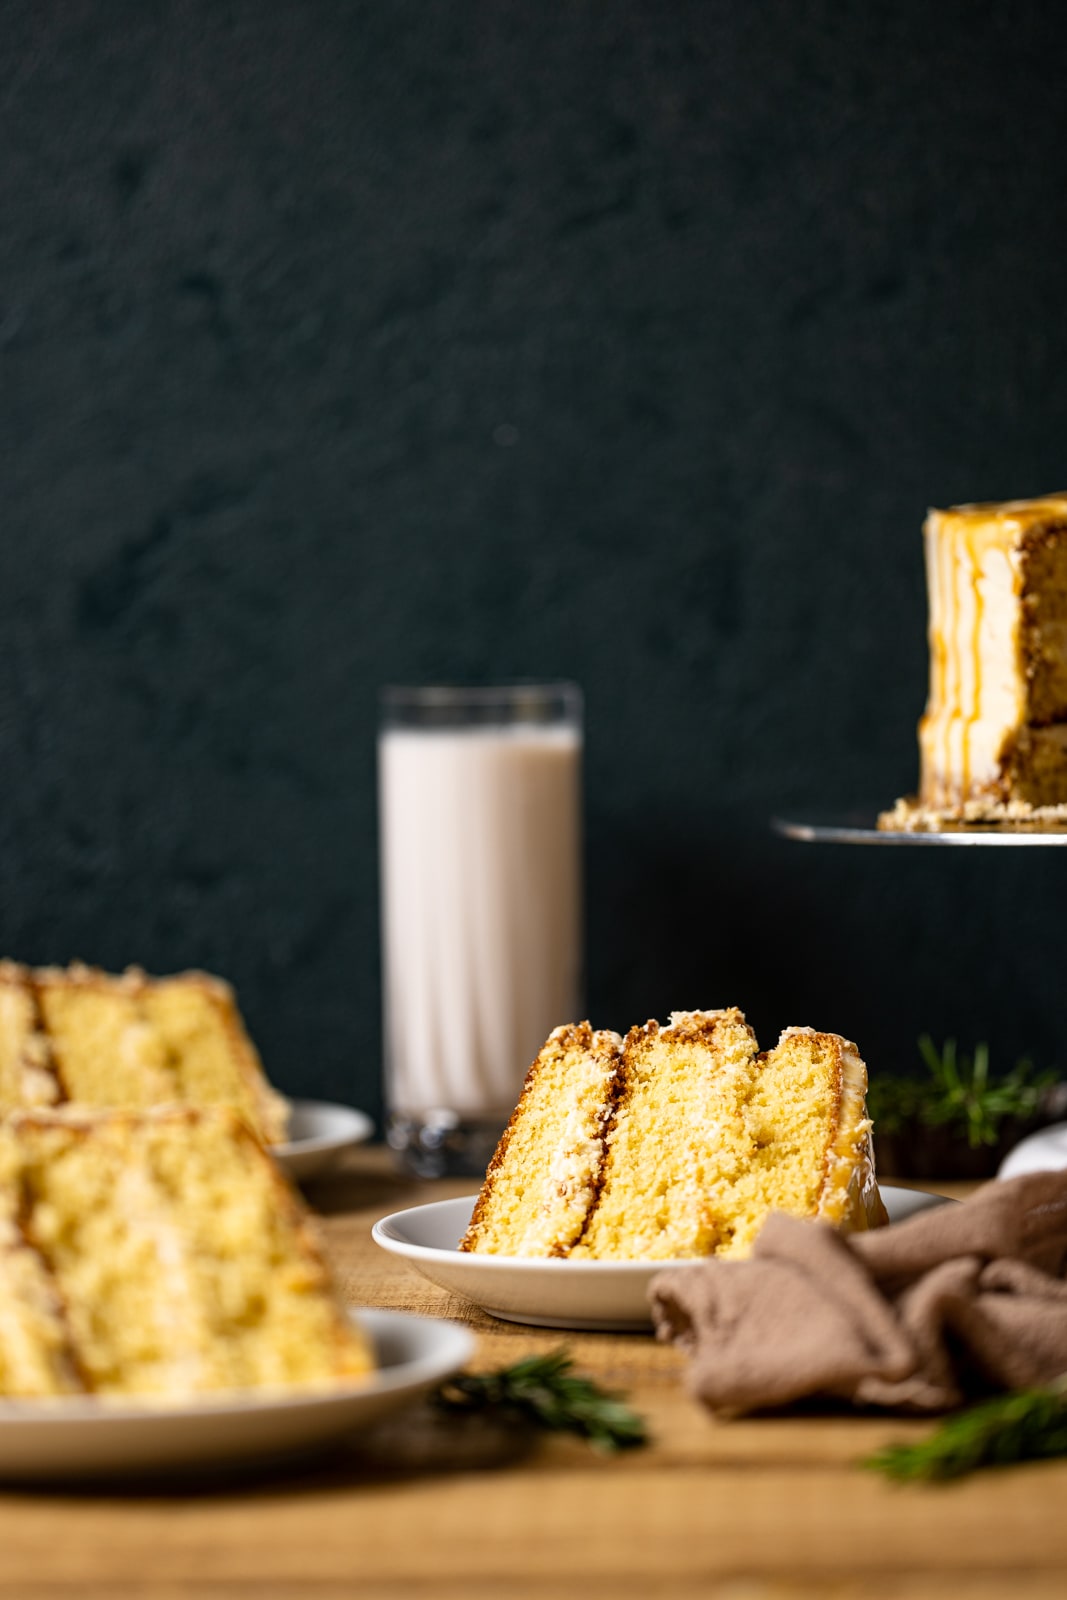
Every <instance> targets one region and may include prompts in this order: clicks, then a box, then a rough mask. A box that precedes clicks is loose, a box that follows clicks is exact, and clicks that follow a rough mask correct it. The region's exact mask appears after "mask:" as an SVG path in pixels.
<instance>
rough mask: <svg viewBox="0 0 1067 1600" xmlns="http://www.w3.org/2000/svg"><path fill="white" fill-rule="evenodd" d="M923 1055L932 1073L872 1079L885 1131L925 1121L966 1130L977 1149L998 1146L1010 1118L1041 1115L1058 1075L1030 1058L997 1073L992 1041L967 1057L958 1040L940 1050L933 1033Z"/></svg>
mask: <svg viewBox="0 0 1067 1600" xmlns="http://www.w3.org/2000/svg"><path fill="white" fill-rule="evenodd" d="M919 1054H920V1055H921V1056H922V1059H923V1061H924V1063H925V1065H926V1068H927V1071H928V1073H929V1076H928V1077H926V1078H898V1077H874V1078H872V1080H871V1084H870V1089H869V1092H868V1096H867V1104H868V1106H869V1108H870V1113H871V1117H872V1119H873V1121H874V1125H875V1127H876V1128H877V1130H878V1132H879V1133H890V1134H891V1133H900V1132H901V1131H902V1130H903V1129H904V1128H906V1127H908V1126H909V1124H914V1123H919V1124H921V1125H922V1126H924V1127H927V1128H941V1127H952V1128H957V1129H959V1130H960V1131H961V1132H965V1133H966V1135H967V1143H968V1144H969V1145H970V1147H971V1149H972V1150H977V1149H979V1148H980V1147H981V1146H982V1145H995V1144H996V1142H997V1140H998V1139H999V1137H1000V1133H1001V1128H1002V1125H1003V1123H1004V1122H1005V1121H1007V1120H1009V1119H1012V1120H1015V1121H1019V1122H1026V1121H1028V1120H1029V1119H1030V1118H1031V1117H1034V1116H1036V1115H1037V1113H1038V1111H1040V1109H1041V1103H1042V1100H1043V1098H1044V1097H1045V1095H1046V1094H1047V1092H1048V1091H1049V1089H1051V1088H1052V1086H1053V1085H1054V1084H1055V1083H1056V1082H1057V1079H1058V1074H1056V1073H1055V1072H1041V1073H1038V1072H1035V1070H1034V1065H1033V1062H1032V1061H1029V1060H1027V1059H1026V1058H1024V1059H1023V1060H1021V1061H1017V1062H1016V1063H1015V1066H1014V1067H1012V1069H1011V1071H1010V1072H1008V1073H1004V1074H1001V1075H1000V1076H997V1077H993V1076H991V1075H990V1071H989V1046H988V1045H986V1044H979V1045H976V1046H975V1049H974V1054H973V1055H963V1054H961V1053H959V1052H958V1051H957V1048H956V1041H955V1039H948V1040H946V1041H945V1044H944V1045H943V1047H942V1048H941V1049H940V1050H938V1048H937V1046H936V1045H935V1044H934V1041H933V1040H932V1039H931V1037H930V1035H929V1034H928V1033H924V1034H923V1036H922V1038H921V1039H920V1040H919Z"/></svg>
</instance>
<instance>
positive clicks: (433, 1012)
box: [378, 683, 582, 1176]
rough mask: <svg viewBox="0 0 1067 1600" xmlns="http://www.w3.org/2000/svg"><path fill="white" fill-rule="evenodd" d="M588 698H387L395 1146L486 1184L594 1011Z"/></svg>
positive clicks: (530, 689)
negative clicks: (540, 1083) (532, 1080)
mask: <svg viewBox="0 0 1067 1600" xmlns="http://www.w3.org/2000/svg"><path fill="white" fill-rule="evenodd" d="M581 757H582V699H581V692H580V691H579V689H578V688H577V687H576V686H575V685H573V684H566V683H563V684H549V685H544V686H525V685H524V686H519V687H512V688H499V689H445V688H439V689H429V688H427V689H386V690H384V691H383V692H382V701H381V725H380V733H379V739H378V800H379V830H380V848H381V916H382V977H383V1012H384V1036H385V1102H386V1111H387V1113H388V1137H389V1143H390V1144H391V1145H392V1147H393V1149H394V1150H395V1151H397V1153H398V1155H399V1157H400V1159H401V1161H402V1163H403V1164H404V1165H406V1166H408V1167H409V1168H411V1169H412V1170H414V1171H416V1172H419V1173H421V1174H423V1175H426V1176H437V1175H440V1174H442V1173H450V1172H452V1173H480V1172H482V1171H484V1169H485V1166H486V1163H487V1161H488V1159H489V1157H490V1156H491V1154H492V1151H493V1148H494V1145H495V1143H496V1140H497V1138H498V1137H499V1135H500V1131H501V1129H502V1128H503V1126H504V1124H505V1122H506V1121H507V1119H508V1117H509V1116H510V1115H511V1112H512V1110H513V1108H514V1105H515V1102H516V1100H517V1099H518V1096H519V1090H520V1088H521V1085H522V1080H523V1076H524V1074H525V1071H526V1068H527V1067H528V1066H529V1064H530V1062H531V1061H532V1060H533V1058H534V1056H535V1055H536V1054H537V1051H538V1050H539V1049H540V1047H541V1045H542V1044H543V1042H544V1040H545V1038H546V1037H547V1035H548V1033H549V1032H550V1030H551V1029H552V1028H554V1027H556V1026H557V1025H558V1024H559V1023H562V1022H573V1021H576V1020H577V1019H578V1014H579V1008H580V1003H581V975H582V973H581V969H582V960H581V946H582V892H581Z"/></svg>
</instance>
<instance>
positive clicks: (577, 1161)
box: [460, 1022, 622, 1256]
mask: <svg viewBox="0 0 1067 1600" xmlns="http://www.w3.org/2000/svg"><path fill="white" fill-rule="evenodd" d="M621 1047H622V1040H621V1039H620V1038H619V1036H618V1034H617V1033H609V1032H602V1033H594V1032H593V1030H592V1029H591V1028H590V1026H589V1024H588V1022H581V1023H578V1024H576V1025H574V1026H570V1027H562V1028H557V1029H556V1031H555V1032H554V1033H553V1034H552V1035H551V1036H550V1037H549V1039H548V1040H547V1042H546V1044H545V1046H544V1048H543V1049H542V1051H541V1052H540V1054H539V1055H538V1057H537V1059H536V1061H535V1062H534V1063H533V1065H532V1066H531V1068H530V1070H529V1072H528V1073H527V1075H526V1082H525V1084H524V1086H523V1091H522V1095H521V1098H520V1100H519V1104H518V1106H517V1107H516V1110H515V1114H514V1116H513V1117H512V1119H511V1121H510V1123H509V1124H508V1127H507V1129H506V1131H505V1133H504V1135H503V1138H502V1139H501V1141H500V1144H499V1146H498V1148H497V1151H496V1154H495V1155H494V1157H493V1161H492V1163H491V1165H490V1167H489V1169H488V1171H487V1173H486V1182H485V1185H484V1187H483V1190H482V1194H481V1196H480V1198H479V1201H478V1205H477V1207H476V1208H475V1211H474V1214H473V1216H472V1218H471V1223H470V1227H469V1229H468V1230H467V1233H466V1235H465V1237H464V1239H463V1241H462V1243H461V1244H460V1249H461V1250H476V1251H481V1252H483V1253H485V1254H488V1255H496V1254H502V1255H531V1256H554V1255H565V1254H566V1253H567V1252H568V1251H569V1249H570V1248H571V1246H572V1245H573V1244H574V1242H575V1241H576V1240H577V1238H578V1236H579V1235H580V1233H581V1231H582V1229H583V1227H584V1226H585V1221H586V1218H587V1216H588V1214H589V1209H590V1207H591V1205H592V1203H593V1200H594V1198H595V1196H596V1192H597V1189H598V1186H599V1182H600V1172H601V1167H602V1165H603V1161H604V1150H605V1145H604V1136H605V1133H606V1131H607V1125H608V1123H609V1121H610V1118H611V1112H612V1108H613V1105H614V1099H615V1094H616V1090H617V1086H618V1081H619V1064H620V1056H621Z"/></svg>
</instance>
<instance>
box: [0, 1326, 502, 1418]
mask: <svg viewBox="0 0 1067 1600" xmlns="http://www.w3.org/2000/svg"><path fill="white" fill-rule="evenodd" d="M345 1315H346V1316H347V1317H348V1319H349V1321H350V1322H352V1323H354V1324H355V1325H356V1326H357V1327H360V1328H362V1329H363V1330H364V1332H366V1333H367V1334H368V1335H369V1337H370V1339H371V1342H372V1343H373V1344H374V1346H375V1349H376V1351H377V1349H378V1348H379V1346H380V1343H381V1341H382V1339H383V1338H384V1337H387V1336H388V1334H389V1333H390V1332H397V1331H402V1330H403V1329H404V1328H407V1329H416V1328H417V1329H418V1330H419V1331H420V1332H422V1333H428V1332H429V1331H430V1330H431V1329H433V1332H434V1337H435V1338H437V1339H438V1340H439V1341H440V1343H439V1347H438V1348H436V1349H430V1350H429V1351H426V1352H424V1353H423V1354H422V1355H420V1356H416V1357H413V1358H412V1359H411V1360H410V1361H398V1362H394V1363H393V1364H391V1365H390V1366H387V1367H376V1368H375V1370H374V1371H373V1372H372V1373H370V1374H369V1375H368V1376H367V1377H366V1378H364V1379H363V1380H362V1381H357V1380H354V1379H348V1380H342V1381H340V1382H338V1383H336V1384H331V1385H330V1386H329V1387H328V1388H324V1389H288V1390H282V1389H278V1390H239V1391H224V1393H223V1394H222V1395H220V1396H207V1395H205V1396H195V1397H193V1398H191V1399H189V1400H183V1401H181V1402H180V1403H172V1402H170V1401H168V1400H166V1399H165V1398H164V1399H161V1400H159V1399H153V1398H152V1396H145V1399H144V1401H143V1402H140V1403H137V1404H132V1403H130V1402H129V1401H128V1400H125V1399H123V1400H111V1399H108V1398H107V1397H106V1396H99V1395H69V1396H67V1395H64V1396H61V1397H58V1398H55V1399H53V1398H48V1399H44V1400H33V1399H13V1398H8V1397H0V1433H2V1432H3V1431H4V1429H5V1427H7V1426H8V1425H10V1424H13V1423H15V1424H18V1425H19V1426H20V1427H24V1426H26V1425H27V1424H32V1425H33V1427H34V1428H35V1430H36V1429H37V1428H38V1427H40V1428H42V1429H43V1428H46V1427H61V1426H62V1427H69V1426H72V1425H77V1426H79V1427H85V1428H91V1427H94V1426H104V1425H109V1424H112V1423H125V1422H129V1423H141V1424H144V1425H145V1427H146V1428H147V1427H158V1426H159V1425H160V1424H161V1423H165V1422H167V1421H169V1420H172V1419H174V1420H178V1419H180V1420H181V1421H182V1422H189V1421H193V1420H197V1419H200V1418H203V1419H205V1420H208V1419H212V1418H219V1417H227V1416H247V1415H249V1414H250V1413H256V1414H257V1415H261V1414H263V1413H266V1412H285V1411H294V1410H300V1411H304V1410H308V1411H318V1410H323V1409H330V1408H333V1407H335V1406H339V1405H342V1404H346V1403H348V1402H351V1401H359V1400H373V1399H375V1398H377V1396H379V1395H386V1394H395V1393H397V1392H398V1391H404V1392H406V1391H407V1390H410V1391H411V1392H412V1393H413V1394H415V1393H417V1392H418V1391H419V1390H420V1389H423V1388H425V1387H426V1386H427V1385H428V1384H432V1383H436V1382H440V1381H441V1380H442V1379H444V1378H447V1377H448V1376H449V1375H450V1374H451V1373H454V1372H458V1371H459V1369H460V1368H461V1367H462V1366H464V1365H465V1364H466V1362H467V1361H469V1359H470V1357H471V1356H472V1354H473V1353H474V1349H475V1339H474V1335H473V1334H472V1333H471V1332H470V1330H469V1329H468V1328H466V1327H464V1326H463V1325H462V1324H461V1323H458V1322H455V1321H452V1320H450V1319H448V1318H444V1317H421V1316H416V1315H414V1314H413V1313H411V1312H408V1311H388V1310H385V1309H383V1308H380V1307H377V1306H360V1307H358V1308H350V1307H346V1308H345ZM353 1426H355V1424H353Z"/></svg>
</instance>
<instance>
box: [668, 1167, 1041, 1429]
mask: <svg viewBox="0 0 1067 1600" xmlns="http://www.w3.org/2000/svg"><path fill="white" fill-rule="evenodd" d="M1065 1272H1067V1172H1037V1173H1030V1174H1028V1175H1027V1176H1025V1177H1020V1178H1013V1179H1011V1180H1008V1181H1000V1182H993V1183H988V1184H986V1185H985V1186H984V1187H983V1188H981V1189H979V1190H978V1191H977V1192H976V1193H975V1194H974V1195H972V1196H971V1197H970V1198H969V1199H967V1200H965V1201H964V1202H963V1203H962V1204H960V1205H945V1206H939V1207H937V1208H936V1209H935V1210H930V1211H925V1212H921V1213H920V1214H919V1215H917V1216H914V1217H912V1218H910V1219H909V1220H908V1221H907V1222H902V1223H899V1224H897V1225H896V1226H895V1227H892V1228H879V1229H876V1230H875V1231H873V1232H871V1233H859V1234H851V1235H842V1234H838V1233H835V1232H834V1231H833V1229H831V1228H830V1227H828V1226H827V1225H826V1224H825V1223H821V1222H812V1221H803V1220H801V1219H799V1218H797V1217H789V1216H785V1215H784V1214H782V1213H781V1212H775V1213H773V1214H772V1215H771V1216H770V1217H769V1218H768V1219H767V1221H766V1223H765V1224H764V1226H763V1228H762V1230H761V1231H760V1233H759V1236H758V1237H757V1239H756V1244H755V1247H754V1249H753V1253H752V1255H751V1256H750V1257H749V1258H748V1260H746V1261H718V1260H715V1259H714V1258H712V1259H710V1260H708V1261H706V1262H703V1263H701V1264H700V1265H699V1266H692V1267H674V1268H669V1269H668V1270H667V1271H665V1272H662V1273H660V1274H659V1275H658V1276H657V1277H656V1278H654V1279H653V1282H652V1287H651V1300H652V1314H653V1318H654V1320H655V1324H656V1332H657V1334H658V1336H659V1337H660V1338H661V1339H665V1340H674V1341H676V1342H677V1343H678V1344H679V1345H681V1346H682V1347H683V1348H684V1349H686V1350H687V1351H688V1352H689V1353H690V1355H691V1357H692V1360H691V1364H690V1371H689V1383H690V1387H691V1388H692V1390H693V1392H694V1393H695V1394H696V1395H697V1396H698V1397H699V1398H700V1399H701V1400H703V1401H705V1402H706V1404H707V1405H709V1406H710V1407H711V1408H712V1409H713V1410H715V1411H722V1412H730V1413H738V1412H745V1411H755V1410H760V1409H764V1408H767V1407H772V1406H783V1405H787V1404H788V1403H789V1402H790V1401H793V1400H799V1399H802V1398H804V1397H808V1396H812V1397H814V1396H825V1397H830V1396H833V1397H837V1398H843V1399H847V1400H852V1401H855V1402H856V1403H857V1404H861V1405H877V1406H887V1407H893V1408H897V1409H901V1410H907V1411H914V1412H935V1411H944V1410H947V1409H949V1408H950V1407H952V1406H956V1405H959V1404H960V1403H961V1402H962V1401H963V1400H964V1399H966V1398H968V1397H969V1396H973V1395H976V1394H985V1393H988V1392H989V1391H990V1390H996V1389H1016V1388H1025V1387H1027V1386H1029V1385H1032V1384H1040V1383H1046V1382H1048V1381H1049V1380H1050V1379H1052V1378H1054V1377H1056V1376H1057V1375H1058V1374H1059V1373H1062V1372H1067V1281H1065Z"/></svg>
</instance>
